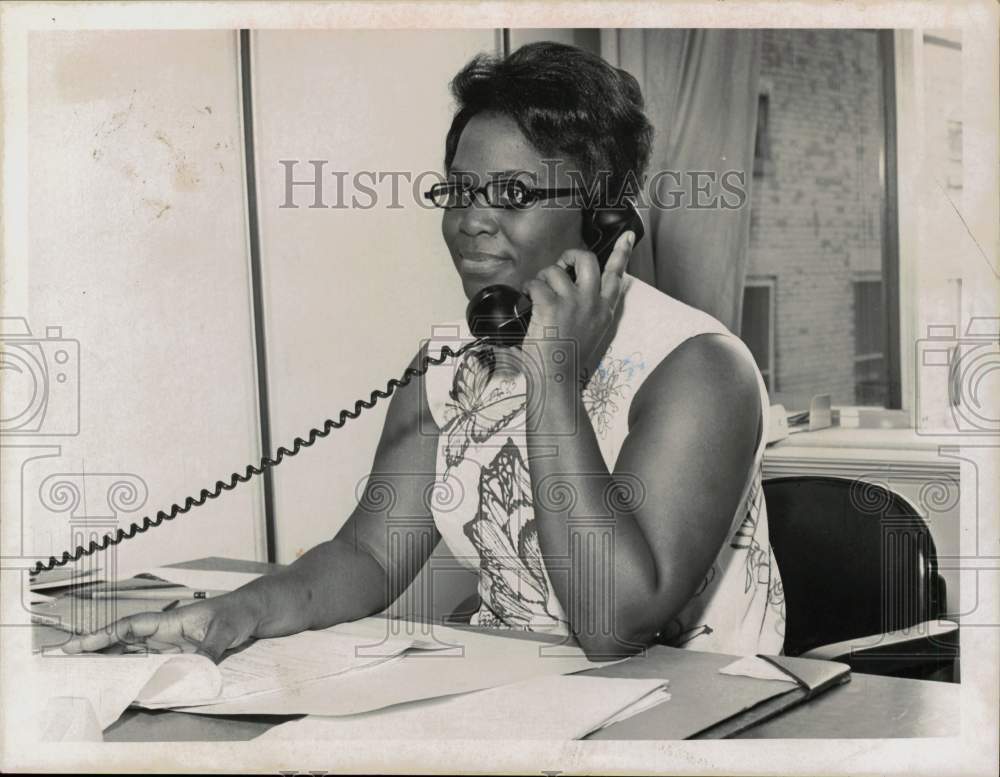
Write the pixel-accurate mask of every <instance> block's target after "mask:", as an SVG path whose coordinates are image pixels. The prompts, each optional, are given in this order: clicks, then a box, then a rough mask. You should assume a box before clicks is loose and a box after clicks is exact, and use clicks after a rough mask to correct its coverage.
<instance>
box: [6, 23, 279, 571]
mask: <svg viewBox="0 0 1000 777" xmlns="http://www.w3.org/2000/svg"><path fill="white" fill-rule="evenodd" d="M28 37H29V40H28V46H27V55H28V59H27V63H28V68H27V73H24V72H23V71H22V73H23V75H24V80H21V81H19V82H15V83H9V84H6V85H5V87H7V88H12V89H15V90H21V91H22V93H23V92H24V90H27V91H26V94H27V101H26V107H27V138H28V141H27V145H28V149H27V151H28V166H27V174H28V180H29V185H28V187H27V191H26V192H25V196H26V197H27V204H28V209H27V213H30V220H28V216H27V215H25V216H24V220H23V221H22V220H21V219H20V218H19V216H18V211H17V210H7V211H6V213H7V215H8V216H11V215H13V216H14V221H9V222H8V224H7V228H8V229H10V230H14V231H19V230H22V229H24V230H26V235H27V239H26V240H24V241H23V242H22V243H21V245H22V246H23V247H24V249H25V250H26V255H21V254H20V253H18V254H17V255H13V256H8V257H7V262H8V263H9V269H10V272H11V273H14V274H18V278H17V279H16V281H15V282H13V283H14V285H13V286H8V287H7V291H12V290H15V287H16V288H17V289H20V290H22V291H26V292H27V302H26V304H25V303H24V299H23V298H22V299H21V300H20V301H19V302H12V298H11V297H10V296H8V297H7V298H6V299H5V305H4V311H3V315H4V316H8V317H9V316H23V317H25V318H26V319H27V321H28V324H29V325H30V327H31V329H32V331H33V333H34V334H35V335H36V337H41V338H44V337H45V334H46V330H45V328H46V327H47V326H58V327H61V328H62V333H61V334H62V337H63V338H67V339H70V340H75V341H78V343H79V362H78V373H79V381H78V382H77V380H76V374H77V366H76V357H75V356H74V357H73V358H72V359H71V360H70V362H69V363H68V364H67V365H66V367H67V368H68V369H67V370H66V372H67V373H68V375H69V381H68V382H66V383H62V384H59V383H56V382H55V377H56V374H57V372H59V371H60V369H61V368H57V367H56V366H54V362H53V361H52V359H53V358H54V356H53V354H54V351H52V350H51V349H50V351H49V354H50V356H49V357H47V358H48V359H49V367H50V380H52V381H53V382H52V383H51V384H50V405H51V407H50V408H49V411H50V412H51V413H52V414H53V415H51V416H50V417H49V418H48V419H47V421H46V423H49V422H50V421H54V420H55V415H57V414H58V413H60V412H71V411H67V408H68V407H70V406H71V404H72V402H73V401H75V392H76V391H77V390H78V391H79V403H80V406H79V433H78V434H75V435H74V434H69V435H66V434H60V435H56V436H51V437H44V438H41V437H38V436H37V435H24V436H21V437H17V438H15V437H11V436H4V437H2V438H0V442H2V443H3V444H4V445H5V446H7V449H6V450H5V454H6V455H5V462H4V463H5V467H6V466H10V467H13V469H10V470H7V474H8V475H10V476H11V478H12V479H11V480H10V481H8V482H6V483H5V486H8V487H10V486H15V487H16V488H17V489H23V510H24V514H25V518H26V519H27V520H28V521H29V522H30V525H31V527H32V529H33V531H29V532H28V534H27V535H26V543H27V545H28V547H27V548H26V550H28V551H30V552H34V553H45V554H48V553H55V554H58V553H60V552H61V551H63V550H64V549H66V547H67V545H68V544H69V541H70V532H69V528H68V526H69V524H70V523H71V520H70V511H69V510H68V508H69V505H68V504H66V505H65V507H66V508H67V510H66V511H62V512H59V511H56V510H54V509H51V508H52V507H53V506H55V507H59V504H58V498H57V496H56V495H53V494H48V495H46V494H45V493H44V492H41V493H40V491H39V489H40V487H41V485H42V484H43V480H44V479H45V478H46V477H47V476H48V475H50V474H53V473H65V474H70V475H78V474H79V473H87V478H86V481H85V483H86V488H85V489H82V490H81V503H80V504H79V505H78V506H77V508H76V509H75V513H76V514H77V515H89V516H97V515H101V514H109V513H110V512H114V511H113V510H112V511H109V510H108V507H109V505H108V499H109V498H108V489H109V487H110V486H111V484H112V483H113V482H114V481H115V480H116V479H120V478H117V477H111V476H110V475H108V474H102V473H126V474H131V475H134V476H138V478H141V479H142V480H144V481H145V484H146V485H147V486H148V498H147V499H146V501H145V505H144V506H139V505H135V507H139V508H140V509H139V511H138V512H136V511H134V510H133V511H122V512H119V513H118V515H119V517H120V519H122V520H123V521H124V520H128V521H130V520H134V519H135V518H138V517H141V516H142V515H144V514H146V513H153V512H155V511H157V510H159V509H160V508H162V507H166V506H168V505H169V504H170V503H172V502H174V501H179V502H182V501H183V499H184V497H185V496H186V495H188V494H191V493H197V492H198V491H199V490H200V489H201V488H203V487H206V486H211V485H214V483H215V481H216V480H217V479H220V478H224V477H225V476H226V475H227V473H229V472H231V471H233V470H234V469H237V468H239V469H242V468H243V467H244V466H245V464H246V463H247V462H248V461H251V460H254V459H255V458H259V443H258V439H257V438H258V418H257V403H256V398H255V397H256V389H255V373H254V362H253V359H254V356H253V346H252V331H253V330H252V319H251V309H250V284H249V274H248V264H247V251H246V239H245V234H246V222H245V216H244V212H245V201H246V198H245V194H244V191H243V174H242V157H241V153H242V152H241V130H240V124H239V110H238V94H239V93H238V87H237V84H238V81H237V57H236V34H235V33H234V32H226V31H163V32H140V31H127V32H114V31H83V32H34V33H31V34H30V35H29V36H28ZM29 75H30V78H29V77H28V76H29ZM12 245H17V243H10V242H8V243H7V246H8V248H9V247H10V246H12ZM14 265H16V266H17V268H16V269H15V268H14V267H13V266H14ZM8 279H9V278H8ZM70 352H72V348H70ZM7 377H9V374H8V375H7ZM21 388H23V386H22V387H21ZM15 389H16V390H21V389H20V388H17V387H15ZM67 403H69V404H67ZM8 409H10V408H8ZM50 428H51V427H50ZM15 442H17V443H19V444H24V445H31V444H40V443H44V444H47V445H58V446H60V450H59V451H58V454H59V455H56V456H52V457H49V458H45V459H39V460H37V461H33V462H30V463H28V464H27V465H26V466H25V467H24V478H25V479H24V482H23V483H19V482H17V481H16V479H15V478H16V476H18V475H19V472H20V464H19V463H18V462H16V461H14V459H16V458H17V457H18V456H20V455H21V454H24V452H25V451H24V450H21V451H20V452H18V451H15V450H14V449H13V448H10V447H9V446H10V445H11V444H13V443H15ZM15 454H17V455H15ZM70 482H75V483H76V484H77V487H78V488H80V483H81V481H80V479H79V478H78V477H77V478H76V479H74V478H70ZM132 482H133V484H135V483H137V481H136V480H134V479H133V480H132ZM51 485H52V481H49V486H51ZM138 487H139V488H141V485H139V486H138ZM11 496H12V495H11V493H10V491H9V490H8V494H7V497H8V498H10V497H11ZM11 504H13V502H7V503H6V504H5V507H7V508H9V507H10V505H11ZM7 517H14V516H11V515H9V514H8V515H5V518H7ZM262 526H263V519H262V501H261V487H260V484H259V483H250V484H245V485H242V486H240V487H239V488H238V489H237V490H235V491H233V492H230V493H228V494H224V495H223V497H222V498H220V499H218V500H215V501H214V502H209V503H208V504H207V505H205V506H204V507H201V508H196V509H195V510H193V511H192V512H191V513H190V514H189V515H186V516H182V517H179V518H177V519H176V520H175V521H173V522H170V523H168V524H166V525H165V526H162V527H160V528H157V529H154V530H152V531H150V532H149V533H147V534H144V535H139V537H138V538H136V539H133V540H131V541H129V542H126V543H125V544H124V545H122V546H121V549H122V555H121V558H120V561H122V562H123V563H124V565H125V566H129V565H130V564H132V563H133V562H136V563H137V560H138V559H140V558H141V559H142V561H143V562H144V563H145V564H150V565H152V564H159V563H167V562H172V561H179V560H183V559H190V558H199V557H203V556H208V555H227V556H231V557H237V558H255V557H260V556H261V554H262V552H263V540H262ZM102 533H103V532H102Z"/></svg>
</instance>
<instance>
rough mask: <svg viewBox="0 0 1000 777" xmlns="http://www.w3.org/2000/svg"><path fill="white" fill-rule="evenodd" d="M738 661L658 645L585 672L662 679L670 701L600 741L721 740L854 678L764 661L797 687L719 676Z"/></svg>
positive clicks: (781, 660)
mask: <svg viewBox="0 0 1000 777" xmlns="http://www.w3.org/2000/svg"><path fill="white" fill-rule="evenodd" d="M737 658H738V656H731V655H723V654H719V653H704V652H701V651H697V650H690V649H683V648H670V647H666V646H663V645H656V646H653V647H651V648H649V649H648V650H647V651H646V654H645V655H644V656H641V657H636V658H633V659H632V660H631V661H626V662H624V663H621V664H615V665H613V666H609V667H607V668H601V669H594V670H590V671H589V672H587V674H593V675H597V676H600V677H637V678H639V677H641V678H650V677H662V678H666V679H668V680H669V681H670V695H671V698H670V701H669V702H667V703H666V704H661V705H659V706H658V707H655V708H653V709H651V710H649V711H647V712H646V713H644V714H642V715H637V716H636V717H634V718H630V719H628V720H625V721H622V722H621V723H618V724H617V725H614V726H612V727H610V728H607V729H603V730H601V731H598V732H596V733H594V734H592V735H590V736H589V737H587V739H588V740H590V739H593V740H600V739H626V740H627V739H636V740H640V739H646V740H654V739H655V740H663V739H723V738H726V737H731V736H735V735H736V734H739V733H740V732H741V731H745V730H746V729H748V728H750V727H752V726H755V725H757V724H759V723H763V722H764V721H765V720H768V719H769V718H772V717H774V716H775V715H777V714H779V713H781V712H783V711H785V710H787V709H790V708H792V707H794V706H796V705H798V704H802V703H803V702H807V701H808V700H810V699H813V698H815V697H817V696H819V695H820V694H822V693H823V692H824V691H826V690H827V689H829V688H831V687H833V686H835V685H837V684H839V683H843V682H847V681H849V680H850V677H851V670H850V667H849V666H847V664H842V663H838V662H836V661H820V660H816V659H809V658H791V657H788V656H760V658H762V659H764V660H765V661H768V662H769V663H770V664H772V665H773V666H775V667H777V668H778V669H780V670H781V671H782V672H783V673H784V674H785V675H787V676H788V678H789V679H791V680H792V681H793V682H787V681H785V680H774V679H759V678H756V677H745V676H733V675H728V674H721V673H720V672H719V670H720V669H722V668H723V667H725V666H727V665H729V664H731V663H733V661H735V660H737Z"/></svg>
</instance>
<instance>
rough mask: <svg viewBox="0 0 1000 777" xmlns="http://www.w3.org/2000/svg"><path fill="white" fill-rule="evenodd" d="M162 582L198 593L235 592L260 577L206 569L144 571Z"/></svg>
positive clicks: (174, 568) (170, 568)
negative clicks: (191, 589)
mask: <svg viewBox="0 0 1000 777" xmlns="http://www.w3.org/2000/svg"><path fill="white" fill-rule="evenodd" d="M146 572H147V573H149V574H151V575H155V576H156V577H158V578H160V579H162V580H169V581H170V582H171V583H177V584H178V585H185V586H187V587H188V588H194V589H195V590H198V591H208V590H211V591H235V590H236V589H237V588H239V587H240V586H243V585H246V584H247V583H249V582H250V581H252V580H256V579H257V578H258V577H261V575H258V574H255V573H252V572H213V571H211V570H207V569H179V568H176V567H156V568H155V569H148V570H146Z"/></svg>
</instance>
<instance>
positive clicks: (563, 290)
mask: <svg viewBox="0 0 1000 777" xmlns="http://www.w3.org/2000/svg"><path fill="white" fill-rule="evenodd" d="M633 245H635V233H633V232H632V231H631V230H629V231H627V232H625V233H624V234H622V235H621V237H619V238H618V242H617V243H615V247H614V250H613V251H612V252H611V255H610V256H609V257H608V262H607V264H606V265H605V267H604V272H603V274H602V273H601V271H600V268H599V266H598V264H597V257H596V256H595V255H594V254H593V253H591V252H590V251H585V250H582V249H569V250H567V251H564V252H563V254H562V256H560V257H559V259H558V261H557V262H556V263H555V264H554V265H550V266H549V267H546V268H545V269H543V270H541V271H540V272H539V273H538V275H536V276H535V277H534V278H533V279H531V280H530V281H528V282H527V283H525V284H524V286H523V288H522V291H523V292H524V293H525V294H527V295H528V296H529V297H531V302H532V310H531V323H530V324H529V325H528V332H527V336H526V338H525V339H526V341H528V342H535V343H539V344H543V345H544V344H545V342H546V341H549V342H551V343H552V344H553V345H554V344H555V342H553V341H556V342H557V341H563V342H565V341H566V340H572V341H575V347H576V361H577V363H578V367H579V369H578V371H585V374H587V375H590V374H591V373H592V372H593V371H594V370H595V369H596V368H597V362H599V361H600V357H601V355H602V354H601V353H597V350H598V347H599V346H600V345H601V344H602V343H604V342H605V336H606V335H607V334H608V328H609V327H610V326H611V323H612V322H613V321H614V316H615V311H616V310H617V308H618V303H619V301H620V299H621V295H622V289H623V286H622V276H623V275H624V273H625V268H626V267H628V262H629V258H630V257H631V254H632V246H633ZM567 267H572V268H573V270H574V272H575V273H576V283H574V282H573V280H572V279H571V278H570V276H569V275H568V274H567V273H566V268H567ZM544 361H545V362H546V365H545V366H546V368H549V367H551V366H553V365H549V364H548V361H549V359H545V360H544ZM568 361H569V362H572V361H573V359H570V360H568ZM563 364H564V365H565V367H566V368H570V367H571V364H569V363H566V362H565V361H564V362H563Z"/></svg>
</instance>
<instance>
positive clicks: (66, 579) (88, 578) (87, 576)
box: [29, 567, 104, 591]
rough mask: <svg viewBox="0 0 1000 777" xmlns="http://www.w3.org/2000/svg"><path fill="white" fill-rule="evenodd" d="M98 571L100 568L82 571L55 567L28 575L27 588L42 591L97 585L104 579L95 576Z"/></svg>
mask: <svg viewBox="0 0 1000 777" xmlns="http://www.w3.org/2000/svg"><path fill="white" fill-rule="evenodd" d="M100 571H101V570H100V567H95V568H93V569H83V570H80V569H75V568H74V567H56V568H55V569H49V570H47V571H45V572H39V573H38V574H31V575H29V580H30V586H29V587H30V588H31V590H32V591H44V590H46V589H49V588H65V587H66V586H71V585H77V584H79V583H97V582H100V581H102V580H103V579H104V578H103V577H101V576H100V575H98V574H97V573H98V572H100Z"/></svg>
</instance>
